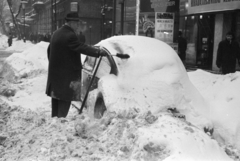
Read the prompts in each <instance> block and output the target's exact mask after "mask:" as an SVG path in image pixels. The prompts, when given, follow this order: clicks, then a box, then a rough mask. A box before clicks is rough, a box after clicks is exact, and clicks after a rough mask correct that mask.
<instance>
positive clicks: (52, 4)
mask: <svg viewBox="0 0 240 161" xmlns="http://www.w3.org/2000/svg"><path fill="white" fill-rule="evenodd" d="M53 31H54V29H53V0H51V35H52V34H53Z"/></svg>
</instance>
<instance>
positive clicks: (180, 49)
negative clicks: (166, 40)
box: [178, 31, 187, 65]
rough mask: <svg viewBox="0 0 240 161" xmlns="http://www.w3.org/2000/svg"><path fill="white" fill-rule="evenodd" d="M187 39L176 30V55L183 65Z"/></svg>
mask: <svg viewBox="0 0 240 161" xmlns="http://www.w3.org/2000/svg"><path fill="white" fill-rule="evenodd" d="M186 50H187V40H186V39H185V38H184V37H183V36H182V31H178V55H179V57H180V59H181V60H182V62H183V64H184V65H185V61H186Z"/></svg>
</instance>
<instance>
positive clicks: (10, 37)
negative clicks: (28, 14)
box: [8, 33, 13, 47]
mask: <svg viewBox="0 0 240 161" xmlns="http://www.w3.org/2000/svg"><path fill="white" fill-rule="evenodd" d="M12 39H13V38H12V34H11V33H9V36H8V46H9V47H10V46H12Z"/></svg>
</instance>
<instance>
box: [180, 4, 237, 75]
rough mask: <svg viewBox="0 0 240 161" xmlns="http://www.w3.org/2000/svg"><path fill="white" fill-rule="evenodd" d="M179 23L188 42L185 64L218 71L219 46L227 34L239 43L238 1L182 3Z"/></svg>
mask: <svg viewBox="0 0 240 161" xmlns="http://www.w3.org/2000/svg"><path fill="white" fill-rule="evenodd" d="M179 22H180V24H179V29H180V30H182V31H183V33H184V36H185V37H186V38H187V41H188V49H187V64H188V65H191V66H196V67H198V68H203V69H210V70H216V71H217V70H219V69H218V68H217V66H216V57H217V50H218V44H219V42H220V41H222V40H223V39H225V36H226V33H227V32H228V31H232V32H233V33H234V34H235V35H234V37H235V39H236V40H237V41H238V42H240V0H234V1H229V0H212V1H203V0H181V1H180V21H179Z"/></svg>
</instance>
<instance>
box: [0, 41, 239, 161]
mask: <svg viewBox="0 0 240 161" xmlns="http://www.w3.org/2000/svg"><path fill="white" fill-rule="evenodd" d="M1 41H5V38H4V37H3V38H2V39H0V48H5V50H6V51H10V50H11V51H17V52H16V53H14V54H12V55H11V56H9V57H8V58H7V59H4V61H0V63H1V64H0V161H55V160H56V161H60V160H63V161H79V160H82V161H97V160H99V161H100V160H101V161H160V160H164V161H170V160H174V161H179V160H181V161H204V160H208V161H209V160H218V161H227V160H229V161H230V160H234V161H239V159H240V117H239V113H240V95H239V91H240V72H236V73H233V74H228V75H216V74H212V73H209V72H206V71H203V70H196V71H191V72H187V75H186V77H184V79H183V81H184V82H183V84H184V83H185V84H187V83H188V82H187V81H188V80H185V78H189V82H191V83H192V84H193V86H194V87H196V89H197V91H198V92H199V94H200V95H201V98H203V99H204V101H205V102H206V107H205V108H206V109H207V110H203V111H205V112H206V111H207V112H206V113H205V114H202V113H193V112H192V110H193V109H192V108H191V106H190V105H189V104H191V105H194V103H193V102H191V101H192V100H191V97H190V95H191V94H192V97H193V96H196V93H194V92H195V91H193V90H190V87H189V86H187V87H188V93H187V92H185V93H181V94H182V95H184V96H185V97H186V100H185V102H181V103H182V105H181V107H182V108H186V109H187V110H188V111H191V112H192V113H190V114H188V113H184V114H186V115H187V114H188V115H191V116H194V117H196V118H201V119H199V120H197V122H198V123H199V126H198V124H195V122H191V121H189V120H192V119H189V120H185V119H183V118H178V117H174V115H173V114H172V113H171V112H170V111H168V110H162V111H160V112H156V113H153V112H150V111H147V112H143V113H138V112H134V111H131V112H129V113H126V114H124V115H123V113H118V112H112V111H110V112H106V114H105V115H104V117H103V118H102V119H99V120H92V119H91V118H89V116H88V114H87V111H85V110H84V112H83V114H81V115H79V114H78V111H77V110H76V109H75V108H74V107H73V106H71V108H70V111H69V114H68V116H67V118H51V99H50V98H49V97H47V96H46V94H45V88H46V81H47V67H48V60H47V46H48V43H46V42H40V43H38V44H32V43H30V42H28V41H27V43H23V42H22V41H17V40H14V42H13V46H12V47H10V48H7V47H6V46H4V45H2V44H4V42H1ZM144 43H147V42H144ZM139 48H141V46H140V47H139ZM128 49H129V48H128ZM138 50H139V51H141V49H138ZM134 51H137V49H135V50H134ZM152 52H154V50H152ZM139 59H140V58H139ZM169 59H170V58H169ZM166 60H167V59H166ZM179 60H180V59H179ZM176 62H178V63H181V61H176ZM133 63H134V62H133ZM171 63H172V62H170V63H169V64H171ZM146 64H147V63H146ZM127 65H128V64H127ZM134 65H135V64H133V65H132V66H131V64H130V65H129V66H128V67H129V69H131V67H133V66H134ZM151 65H152V64H151ZM174 65H179V66H180V65H181V64H174ZM174 65H165V64H163V67H162V66H161V68H160V69H161V70H162V69H164V70H165V71H166V72H162V73H161V72H160V73H161V74H166V76H169V75H168V73H171V72H172V69H173V66H174ZM146 66H147V67H149V68H151V66H150V65H148V64H147V65H146ZM151 69H152V68H151ZM153 70H157V69H153ZM128 74H129V73H128ZM137 74H139V73H138V72H136V71H135V75H132V77H135V76H136V75H137ZM178 74H179V73H178ZM174 76H176V75H174ZM121 78H123V77H121ZM152 78H153V77H152ZM154 78H155V77H154ZM156 78H157V77H156ZM164 78H166V77H164ZM169 78H173V76H169ZM105 79H107V78H105ZM109 80H110V79H109ZM159 80H160V78H159ZM161 80H162V79H161ZM171 80H172V79H171ZM143 82H146V80H144V81H143ZM139 83H141V81H140V79H139V81H138V83H136V84H139ZM170 85H171V87H174V88H175V87H176V84H174V85H172V84H170ZM109 86H110V85H109ZM162 86H163V87H164V88H163V89H165V91H164V92H166V93H165V94H166V95H165V96H164V98H165V97H166V96H168V95H169V96H172V95H171V94H172V93H171V92H172V91H168V90H167V89H168V88H165V84H162ZM103 87H104V84H103ZM187 87H186V88H187ZM171 89H172V88H171ZM177 89H179V88H177ZM191 89H192V88H191ZM136 91H137V92H138V91H139V90H136ZM151 92H152V91H151ZM156 93H157V91H156ZM154 94H155V93H151V95H150V96H153V95H154ZM136 95H138V93H137V94H136ZM174 96H175V97H177V96H176V95H174ZM175 97H174V98H175ZM187 98H188V99H187ZM149 99H150V100H151V99H152V98H149ZM139 101H140V100H139ZM144 101H145V100H144ZM163 101H166V104H167V103H168V102H167V101H169V100H167V99H166V100H165V99H164V100H163ZM141 102H143V100H141ZM146 102H147V101H146ZM152 102H154V101H152ZM164 103H165V102H164ZM74 104H75V105H77V106H78V107H79V106H80V103H79V102H74ZM195 104H196V102H195ZM202 104H203V103H202V102H201V105H202ZM140 105H141V104H140ZM197 105H199V107H200V103H199V104H197ZM178 110H179V111H180V112H181V109H180V107H179V109H178ZM183 111H184V110H183ZM198 116H201V117H198ZM202 117H203V118H204V119H202ZM205 117H206V119H205ZM189 118H191V117H190V116H189ZM205 120H208V121H209V122H211V124H209V123H208V122H207V123H206V122H204V121H205ZM201 121H202V122H201ZM200 125H209V127H208V128H209V129H213V130H214V131H213V134H210V133H205V132H204V130H203V129H202V127H201V126H200ZM210 125H211V126H210Z"/></svg>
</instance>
